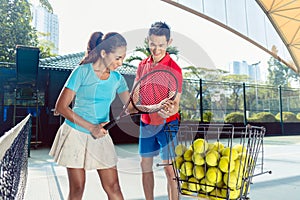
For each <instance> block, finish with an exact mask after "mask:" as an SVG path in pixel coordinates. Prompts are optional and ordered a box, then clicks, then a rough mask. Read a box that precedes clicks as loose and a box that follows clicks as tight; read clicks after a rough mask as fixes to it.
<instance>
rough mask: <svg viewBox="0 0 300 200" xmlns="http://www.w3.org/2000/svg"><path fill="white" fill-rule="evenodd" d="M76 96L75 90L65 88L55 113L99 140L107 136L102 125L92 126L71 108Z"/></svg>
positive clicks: (56, 105)
mask: <svg viewBox="0 0 300 200" xmlns="http://www.w3.org/2000/svg"><path fill="white" fill-rule="evenodd" d="M75 95H76V93H75V92H74V91H73V90H71V89H69V88H66V87H64V88H63V89H62V91H61V93H60V95H59V97H58V99H57V101H56V104H55V111H56V112H58V113H59V114H61V115H62V116H63V117H64V118H66V119H68V120H69V121H71V122H73V123H75V124H78V125H79V126H82V127H84V128H86V129H87V130H89V131H90V132H91V134H92V135H93V136H94V137H96V138H99V137H101V136H103V135H104V134H106V133H107V132H106V130H105V129H103V128H102V126H101V125H100V124H92V123H90V122H88V121H86V120H84V119H83V118H82V117H80V116H79V115H77V114H76V113H75V112H74V111H73V110H72V109H71V108H70V104H71V103H72V101H73V99H74V97H75Z"/></svg>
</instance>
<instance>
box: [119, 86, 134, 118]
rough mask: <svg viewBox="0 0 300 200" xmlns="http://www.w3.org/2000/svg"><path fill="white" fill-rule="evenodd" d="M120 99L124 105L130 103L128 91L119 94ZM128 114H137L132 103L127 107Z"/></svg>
mask: <svg viewBox="0 0 300 200" xmlns="http://www.w3.org/2000/svg"><path fill="white" fill-rule="evenodd" d="M119 97H120V99H121V101H122V103H123V105H125V104H126V103H127V102H128V101H129V98H130V94H129V92H128V91H125V92H122V93H120V94H119ZM127 112H129V113H134V112H136V110H135V109H134V107H133V106H132V104H131V103H130V104H129V105H128V107H127Z"/></svg>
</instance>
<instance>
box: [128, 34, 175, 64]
mask: <svg viewBox="0 0 300 200" xmlns="http://www.w3.org/2000/svg"><path fill="white" fill-rule="evenodd" d="M166 51H167V52H168V53H169V54H170V55H172V54H173V55H176V56H177V55H178V52H179V51H178V49H177V48H176V47H173V46H168V48H167V50H166ZM150 54H151V52H150V49H149V46H148V42H147V39H145V40H144V45H143V46H142V47H136V48H135V50H134V53H133V54H132V55H131V56H130V57H129V58H127V59H126V60H125V62H124V63H123V65H125V66H129V67H133V68H137V63H135V62H136V61H138V62H140V61H141V60H143V59H144V58H146V57H148V56H150Z"/></svg>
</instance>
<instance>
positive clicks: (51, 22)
mask: <svg viewBox="0 0 300 200" xmlns="http://www.w3.org/2000/svg"><path fill="white" fill-rule="evenodd" d="M32 15H33V20H32V23H33V27H35V29H36V30H37V31H38V32H40V33H42V34H43V35H42V36H39V37H40V38H39V39H41V40H46V41H50V42H51V43H53V44H54V47H55V48H54V49H53V51H52V53H55V54H58V50H59V21H58V16H57V15H56V14H53V13H49V12H48V11H47V10H46V9H45V8H43V7H41V6H33V7H32Z"/></svg>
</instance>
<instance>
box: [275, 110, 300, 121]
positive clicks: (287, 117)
mask: <svg viewBox="0 0 300 200" xmlns="http://www.w3.org/2000/svg"><path fill="white" fill-rule="evenodd" d="M275 117H276V119H277V120H278V121H280V113H277V115H276V116H275ZM282 118H283V120H282V121H283V122H299V119H297V116H296V114H295V113H292V112H282Z"/></svg>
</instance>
